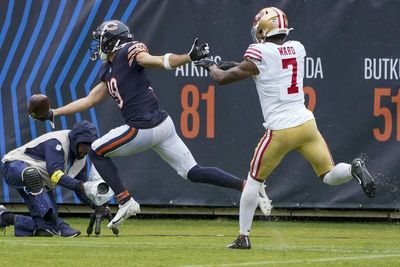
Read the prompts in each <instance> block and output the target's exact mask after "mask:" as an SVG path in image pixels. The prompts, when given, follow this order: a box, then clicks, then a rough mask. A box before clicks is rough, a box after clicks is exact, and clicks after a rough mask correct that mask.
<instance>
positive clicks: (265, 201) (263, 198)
mask: <svg viewBox="0 0 400 267" xmlns="http://www.w3.org/2000/svg"><path fill="white" fill-rule="evenodd" d="M258 206H259V207H260V209H261V212H262V213H263V214H264V215H265V216H269V215H271V210H272V208H273V207H272V201H271V200H270V199H269V198H268V196H267V193H266V192H265V184H264V183H262V184H261V186H260V196H259V197H258Z"/></svg>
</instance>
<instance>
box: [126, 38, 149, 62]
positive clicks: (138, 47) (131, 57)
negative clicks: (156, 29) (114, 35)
mask: <svg viewBox="0 0 400 267" xmlns="http://www.w3.org/2000/svg"><path fill="white" fill-rule="evenodd" d="M141 52H146V53H148V52H149V50H148V49H147V46H146V45H145V44H144V43H141V42H134V43H132V44H131V45H130V47H129V48H128V62H129V67H132V65H133V63H134V62H136V56H137V55H138V54H139V53H141Z"/></svg>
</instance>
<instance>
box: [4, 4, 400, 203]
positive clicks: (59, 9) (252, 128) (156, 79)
mask: <svg viewBox="0 0 400 267" xmlns="http://www.w3.org/2000/svg"><path fill="white" fill-rule="evenodd" d="M265 5H268V6H276V7H279V8H281V9H283V10H284V11H285V12H286V14H287V16H288V19H289V26H290V27H293V28H294V30H293V31H292V32H291V33H290V35H289V37H288V39H293V40H299V41H301V42H302V43H303V44H304V45H305V47H306V50H307V58H306V62H305V64H306V66H305V70H306V73H305V80H304V86H305V87H304V88H305V94H306V104H307V106H308V107H309V108H310V109H312V110H313V111H314V114H315V117H316V119H317V122H318V125H319V130H320V131H321V133H322V134H323V136H324V138H325V140H326V142H327V144H328V145H329V148H330V150H331V152H332V156H333V159H334V161H335V162H336V163H339V162H351V160H352V159H353V158H355V157H357V156H360V155H362V156H363V157H365V158H366V159H367V164H368V166H369V169H370V171H371V173H373V174H374V175H375V176H376V179H377V191H376V197H375V198H374V199H368V198H367V197H366V196H365V195H364V194H363V193H362V190H361V188H360V186H359V185H358V184H357V182H356V181H351V182H349V183H347V184H345V185H340V186H336V187H332V186H328V185H325V184H323V183H322V182H321V181H319V180H318V178H317V177H316V176H315V174H314V173H313V170H312V168H311V166H310V165H309V164H308V163H307V162H306V161H305V160H303V159H302V158H301V156H300V155H299V154H297V153H295V152H293V153H290V154H288V155H287V157H286V158H285V159H284V160H283V161H282V163H281V165H280V166H279V167H278V168H277V169H276V170H275V171H274V172H273V174H272V175H271V176H270V177H269V179H268V180H267V192H268V194H269V196H270V198H271V199H272V200H273V202H274V205H275V207H280V208H296V207H297V208H327V209H329V208H344V209H347V208H349V209H382V210H383V209H398V207H399V197H398V196H399V193H398V190H399V186H400V181H399V179H398V176H399V173H400V167H399V158H400V157H399V156H400V149H399V148H398V147H397V146H398V145H399V140H400V83H399V76H400V63H399V55H400V46H399V39H398V37H399V31H398V30H399V29H398V27H397V26H398V19H397V18H398V13H399V11H400V1H397V0H387V1H374V0H355V1H354V0H352V1H350V0H348V1H347V0H339V1H336V0H326V1H317V0H311V1H258V0H237V1H232V0H219V1H214V0H204V1H195V0H164V1H159V0H139V1H126V0H121V1H100V0H72V1H67V0H51V1H50V0H34V1H32V0H18V1H17V0H5V1H0V58H1V63H0V153H1V156H3V155H4V154H5V153H7V152H8V151H10V150H12V149H14V148H15V147H18V146H20V145H22V144H24V143H26V142H28V141H29V140H31V139H32V138H35V137H37V136H39V135H41V134H43V133H45V132H48V131H51V128H50V125H49V124H47V123H46V124H45V123H41V122H36V121H33V120H32V119H30V118H29V117H28V114H27V101H28V99H29V98H30V96H31V95H32V94H35V93H42V94H46V95H48V96H49V97H50V98H51V101H52V106H53V107H57V106H60V105H65V104H67V103H69V102H70V101H73V100H75V99H77V98H79V97H83V96H85V95H87V94H88V93H89V91H90V89H91V88H92V87H93V86H94V85H96V84H97V83H98V81H99V80H98V77H97V72H98V70H99V67H100V62H99V61H98V62H93V61H90V59H89V52H88V47H89V45H90V44H91V43H92V41H91V32H92V31H93V30H94V29H95V28H96V27H97V26H98V25H99V24H100V23H101V22H102V21H104V20H109V19H119V20H121V21H123V22H125V23H127V24H128V25H129V26H130V27H131V29H132V31H133V33H134V36H135V39H136V40H139V41H142V42H144V43H145V44H147V46H148V48H149V50H150V53H152V54H154V55H162V54H164V53H166V52H174V53H186V52H187V51H188V50H189V48H190V46H191V44H192V41H193V39H194V38H195V37H199V38H200V41H201V42H202V41H207V42H208V43H209V44H210V47H211V55H213V57H214V58H218V59H219V58H222V59H225V60H235V61H241V60H242V58H243V54H244V51H245V50H246V49H247V47H248V45H249V44H250V43H251V42H252V41H251V36H250V28H251V24H252V20H253V17H254V16H255V14H256V13H257V11H258V10H259V9H261V8H263V7H264V6H265ZM149 74H150V76H151V79H152V88H153V89H154V91H155V93H156V94H157V95H158V97H159V99H160V102H161V105H162V106H163V107H164V108H165V109H166V110H167V111H168V112H169V114H170V115H171V117H172V119H173V120H174V122H175V125H176V129H177V131H178V133H179V135H180V136H181V137H182V139H183V140H184V142H185V143H186V144H187V146H188V147H189V148H190V149H191V151H192V153H193V154H194V156H195V158H196V160H197V161H198V163H199V164H202V165H209V166H218V167H221V168H223V169H225V170H227V171H229V172H232V173H233V174H235V175H237V176H239V177H242V178H246V176H247V172H248V169H249V162H250V160H251V158H252V155H253V152H254V149H255V146H256V145H257V143H258V141H259V139H260V138H261V136H262V135H263V133H264V129H263V126H262V122H263V118H262V115H261V109H260V106H259V102H258V96H257V93H256V90H255V86H254V83H253V81H252V80H251V79H248V80H246V81H241V82H238V83H235V84H232V85H227V86H220V85H217V84H215V83H213V82H212V81H211V79H210V77H209V76H208V75H207V73H206V72H204V71H203V70H201V69H200V68H197V67H195V66H194V65H193V64H188V65H185V66H183V67H180V68H178V69H176V70H173V71H165V70H150V71H149ZM82 119H87V120H90V121H92V122H94V123H95V124H96V126H97V127H98V129H99V131H100V133H101V134H104V133H106V132H107V131H109V130H110V129H112V128H114V127H117V126H119V125H121V124H123V121H122V119H121V116H120V114H119V110H118V108H117V106H116V105H115V103H114V102H113V100H112V99H111V98H110V99H108V100H106V101H104V102H103V103H101V104H100V105H98V106H97V107H96V108H93V109H90V110H89V111H88V112H83V113H80V114H76V115H75V116H68V117H61V118H57V119H56V129H57V130H60V129H68V128H70V127H72V125H73V124H74V123H75V122H77V121H79V120H82ZM115 162H116V164H117V165H118V167H119V170H120V172H121V173H120V174H121V176H122V177H123V180H124V183H125V185H126V186H127V187H128V188H129V190H130V191H131V192H132V193H133V194H134V196H135V198H136V199H137V201H138V202H140V203H141V204H142V205H177V206H205V207H209V206H210V207H225V206H226V207H235V206H238V203H239V198H240V194H239V193H238V192H235V191H233V190H229V189H224V188H218V187H213V186H208V185H199V184H193V183H190V182H188V181H185V180H183V179H182V178H180V177H179V176H178V175H177V174H176V173H175V172H174V170H173V169H171V168H170V167H169V166H168V165H167V164H166V163H165V162H163V161H162V160H161V159H160V158H159V157H158V155H157V154H156V153H154V152H153V151H147V152H144V153H141V154H138V155H134V156H131V157H126V158H116V159H115ZM56 194H57V201H58V202H59V203H64V204H71V203H72V204H73V203H79V201H78V199H77V198H76V197H75V196H74V195H73V194H72V193H71V192H69V191H67V190H64V189H61V188H57V189H56ZM21 202H22V199H21V198H20V197H19V195H18V194H17V192H16V191H15V190H12V189H10V188H9V187H8V186H7V185H6V184H5V183H4V182H1V184H0V203H21Z"/></svg>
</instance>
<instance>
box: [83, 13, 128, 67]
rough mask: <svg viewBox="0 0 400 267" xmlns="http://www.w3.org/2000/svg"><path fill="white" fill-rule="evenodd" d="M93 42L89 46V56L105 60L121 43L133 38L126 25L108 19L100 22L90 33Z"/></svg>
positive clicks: (93, 58)
mask: <svg viewBox="0 0 400 267" xmlns="http://www.w3.org/2000/svg"><path fill="white" fill-rule="evenodd" d="M92 37H93V40H94V41H95V44H93V45H91V46H90V47H89V50H90V58H91V59H92V60H96V59H98V58H101V59H102V60H103V61H107V59H108V55H109V54H111V53H113V52H115V51H117V50H119V49H120V48H121V45H122V44H124V43H127V42H130V41H132V40H133V35H132V34H131V31H130V29H129V27H128V26H127V25H125V24H124V23H122V22H121V21H119V20H109V21H105V22H103V23H102V24H100V26H99V27H97V29H96V30H95V31H94V32H93V33H92Z"/></svg>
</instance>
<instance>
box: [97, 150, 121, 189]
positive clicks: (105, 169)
mask: <svg viewBox="0 0 400 267" xmlns="http://www.w3.org/2000/svg"><path fill="white" fill-rule="evenodd" d="M89 157H90V160H91V161H92V163H93V165H94V166H95V168H96V170H97V171H98V173H99V174H100V176H101V178H103V180H104V181H105V182H106V183H107V184H108V185H109V186H110V187H111V189H112V190H113V191H114V194H115V195H116V196H117V195H118V194H120V193H122V192H123V191H125V190H126V189H125V188H124V186H123V185H122V181H121V178H120V177H119V174H118V170H117V167H115V165H114V163H113V162H112V160H111V159H110V158H109V157H104V156H99V155H97V154H96V152H95V151H94V150H93V149H91V150H90V151H89Z"/></svg>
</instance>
